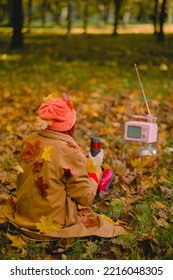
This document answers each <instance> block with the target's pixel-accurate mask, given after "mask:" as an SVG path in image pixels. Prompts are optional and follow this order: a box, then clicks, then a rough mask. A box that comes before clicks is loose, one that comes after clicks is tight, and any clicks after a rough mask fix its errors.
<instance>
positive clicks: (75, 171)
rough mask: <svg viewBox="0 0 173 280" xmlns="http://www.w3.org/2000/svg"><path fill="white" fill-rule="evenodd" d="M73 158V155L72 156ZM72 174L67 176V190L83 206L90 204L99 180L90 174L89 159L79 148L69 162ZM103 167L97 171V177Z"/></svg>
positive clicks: (99, 175)
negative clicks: (88, 168) (88, 169)
mask: <svg viewBox="0 0 173 280" xmlns="http://www.w3.org/2000/svg"><path fill="white" fill-rule="evenodd" d="M70 158H71V157H70ZM69 164H70V168H69V169H68V167H67V170H69V171H70V174H69V176H68V173H67V176H66V191H67V195H69V196H70V197H71V198H72V199H74V200H75V201H76V202H77V203H79V204H81V205H82V206H89V205H90V204H91V203H92V201H93V199H94V197H95V194H96V191H97V187H98V182H96V180H94V179H93V178H92V177H90V176H89V175H88V171H87V159H86V157H85V156H84V155H83V154H82V153H81V152H80V151H79V150H78V151H76V152H74V153H73V156H72V158H71V160H70V162H69ZM101 173H102V171H101V169H100V168H99V169H98V171H97V174H96V175H97V177H98V179H100V177H101Z"/></svg>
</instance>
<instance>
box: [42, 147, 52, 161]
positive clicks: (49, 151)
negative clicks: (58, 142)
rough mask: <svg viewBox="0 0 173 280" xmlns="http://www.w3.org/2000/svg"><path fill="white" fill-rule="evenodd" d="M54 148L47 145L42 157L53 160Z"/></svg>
mask: <svg viewBox="0 0 173 280" xmlns="http://www.w3.org/2000/svg"><path fill="white" fill-rule="evenodd" d="M53 149H54V147H53V146H45V147H44V150H43V153H42V155H41V159H44V160H45V161H51V156H52V152H53Z"/></svg>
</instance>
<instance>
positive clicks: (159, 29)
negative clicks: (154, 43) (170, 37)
mask: <svg viewBox="0 0 173 280" xmlns="http://www.w3.org/2000/svg"><path fill="white" fill-rule="evenodd" d="M154 2H155V5H154V22H153V23H154V34H155V35H156V36H157V39H158V42H162V41H164V38H165V36H164V31H163V26H164V22H165V16H166V3H167V0H162V1H161V6H160V14H159V0H155V1H154Z"/></svg>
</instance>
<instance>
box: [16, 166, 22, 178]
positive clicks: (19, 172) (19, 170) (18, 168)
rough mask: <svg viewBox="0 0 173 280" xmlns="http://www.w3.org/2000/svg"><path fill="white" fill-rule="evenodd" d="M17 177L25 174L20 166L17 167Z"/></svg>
mask: <svg viewBox="0 0 173 280" xmlns="http://www.w3.org/2000/svg"><path fill="white" fill-rule="evenodd" d="M16 171H17V175H19V174H22V173H23V172H24V170H23V168H22V167H21V166H20V165H19V164H18V165H17V166H16Z"/></svg>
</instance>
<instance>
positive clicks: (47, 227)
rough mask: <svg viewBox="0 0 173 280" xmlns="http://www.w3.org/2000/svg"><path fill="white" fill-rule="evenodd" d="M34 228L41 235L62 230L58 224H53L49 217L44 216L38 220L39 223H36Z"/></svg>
mask: <svg viewBox="0 0 173 280" xmlns="http://www.w3.org/2000/svg"><path fill="white" fill-rule="evenodd" d="M36 227H37V229H38V230H39V231H40V232H41V233H49V232H52V231H56V230H60V229H61V228H62V227H61V225H60V224H58V223H54V222H53V220H52V218H51V217H45V216H42V217H41V218H40V223H36Z"/></svg>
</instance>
